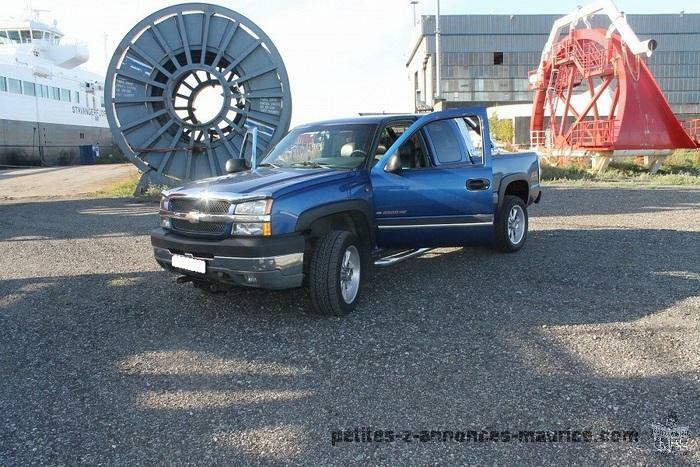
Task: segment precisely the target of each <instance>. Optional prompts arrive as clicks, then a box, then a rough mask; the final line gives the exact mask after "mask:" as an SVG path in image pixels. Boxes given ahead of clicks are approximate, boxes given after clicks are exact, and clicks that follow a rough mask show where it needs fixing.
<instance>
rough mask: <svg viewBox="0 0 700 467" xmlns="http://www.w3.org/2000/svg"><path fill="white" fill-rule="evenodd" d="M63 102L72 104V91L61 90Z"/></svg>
mask: <svg viewBox="0 0 700 467" xmlns="http://www.w3.org/2000/svg"><path fill="white" fill-rule="evenodd" d="M61 100H62V101H66V102H70V91H69V90H68V89H61Z"/></svg>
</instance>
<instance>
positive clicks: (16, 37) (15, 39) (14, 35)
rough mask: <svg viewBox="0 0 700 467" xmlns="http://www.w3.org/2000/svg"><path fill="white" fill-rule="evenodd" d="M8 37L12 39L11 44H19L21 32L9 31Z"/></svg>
mask: <svg viewBox="0 0 700 467" xmlns="http://www.w3.org/2000/svg"><path fill="white" fill-rule="evenodd" d="M7 37H9V38H10V42H13V43H15V44H19V42H20V41H19V31H7Z"/></svg>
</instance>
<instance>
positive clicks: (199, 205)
mask: <svg viewBox="0 0 700 467" xmlns="http://www.w3.org/2000/svg"><path fill="white" fill-rule="evenodd" d="M230 207H231V202H230V201H226V200H223V199H197V198H171V199H170V210H171V211H174V212H192V211H197V212H201V213H203V214H228V210H229V208H230Z"/></svg>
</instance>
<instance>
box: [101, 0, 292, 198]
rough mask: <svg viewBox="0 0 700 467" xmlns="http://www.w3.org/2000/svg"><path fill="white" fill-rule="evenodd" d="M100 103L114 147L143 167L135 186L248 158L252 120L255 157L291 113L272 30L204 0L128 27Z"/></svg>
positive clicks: (209, 172)
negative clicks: (112, 135) (240, 158)
mask: <svg viewBox="0 0 700 467" xmlns="http://www.w3.org/2000/svg"><path fill="white" fill-rule="evenodd" d="M105 106H106V111H107V119H108V121H109V124H110V127H111V129H112V133H113V134H114V139H115V141H116V142H117V144H118V146H119V148H120V149H121V150H122V152H124V154H125V155H126V157H127V158H129V160H131V162H133V163H134V164H135V165H136V166H137V167H138V168H139V169H140V170H141V171H142V172H143V174H144V175H143V178H142V181H141V185H140V186H141V187H144V186H146V185H147V184H166V185H175V184H180V183H183V182H185V181H189V180H198V179H202V178H206V177H211V176H217V175H222V174H224V173H225V164H226V161H227V160H228V159H231V158H238V157H239V155H240V154H245V157H246V158H250V156H251V151H252V149H251V148H252V145H249V144H246V143H244V138H245V135H246V133H247V132H249V131H251V130H253V129H254V128H257V130H258V141H257V143H258V144H257V148H258V149H257V152H258V156H260V155H262V154H264V153H265V152H266V151H267V149H268V148H270V147H271V146H272V145H274V144H275V143H277V142H278V141H279V140H280V139H281V138H282V137H283V136H284V134H285V133H286V132H287V131H288V129H289V123H290V120H291V115H292V99H291V92H290V89H289V79H288V76H287V71H286V69H285V66H284V62H283V61H282V57H281V56H280V54H279V52H278V51H277V48H276V47H275V46H274V44H273V43H272V41H271V40H270V38H269V37H268V36H267V35H266V34H265V32H264V31H263V30H262V29H260V28H259V27H258V26H257V25H256V24H255V23H253V22H252V21H250V20H249V19H248V18H246V17H245V16H243V15H241V14H239V13H237V12H235V11H233V10H230V9H228V8H224V7H221V6H217V5H210V4H206V3H186V4H182V5H174V6H171V7H167V8H164V9H162V10H159V11H157V12H155V13H153V14H152V15H150V16H148V17H147V18H144V19H143V20H142V21H141V22H139V23H138V24H137V25H136V26H134V28H132V29H131V31H129V33H128V34H127V35H126V36H125V37H124V39H123V40H122V41H121V42H120V44H119V46H118V47H117V49H116V51H115V53H114V56H113V57H112V60H111V61H110V64H109V68H108V71H107V77H106V83H105ZM247 140H250V138H248V139H247ZM244 144H245V147H244V148H243V151H241V148H242V147H243V146H244Z"/></svg>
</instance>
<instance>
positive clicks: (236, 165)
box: [226, 159, 247, 174]
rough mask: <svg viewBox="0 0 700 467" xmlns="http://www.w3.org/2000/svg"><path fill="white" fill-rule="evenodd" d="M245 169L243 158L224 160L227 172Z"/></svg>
mask: <svg viewBox="0 0 700 467" xmlns="http://www.w3.org/2000/svg"><path fill="white" fill-rule="evenodd" d="M246 169H247V167H246V165H245V159H229V160H227V161H226V172H227V173H230V174H232V173H236V172H243V171H244V170H246Z"/></svg>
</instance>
